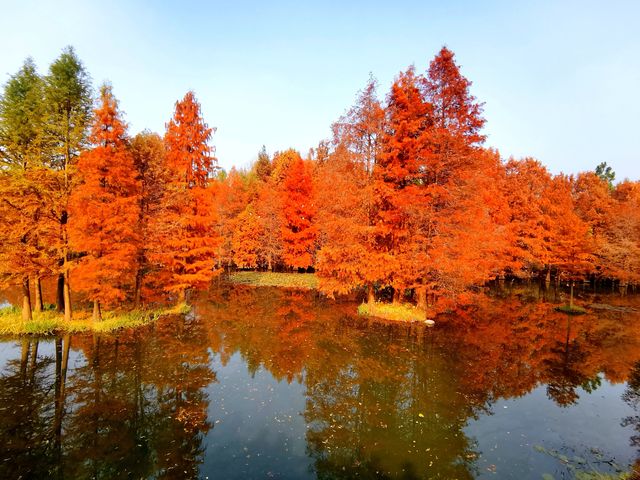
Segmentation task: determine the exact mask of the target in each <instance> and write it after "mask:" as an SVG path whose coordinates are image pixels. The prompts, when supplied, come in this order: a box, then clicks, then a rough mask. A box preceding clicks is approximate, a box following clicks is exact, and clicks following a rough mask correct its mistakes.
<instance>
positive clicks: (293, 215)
mask: <svg viewBox="0 0 640 480" xmlns="http://www.w3.org/2000/svg"><path fill="white" fill-rule="evenodd" d="M315 216H316V208H315V206H314V204H313V181H312V176H311V171H310V167H309V165H308V164H307V163H306V162H305V161H304V160H302V158H301V157H300V155H297V158H295V159H294V160H293V161H292V163H291V164H290V165H289V167H288V168H287V170H286V173H285V178H284V182H283V184H282V219H283V220H282V226H281V231H282V243H283V255H282V257H283V260H284V263H285V265H287V266H289V267H292V268H308V267H311V266H312V265H313V263H314V256H315V243H316V236H317V226H316V224H315Z"/></svg>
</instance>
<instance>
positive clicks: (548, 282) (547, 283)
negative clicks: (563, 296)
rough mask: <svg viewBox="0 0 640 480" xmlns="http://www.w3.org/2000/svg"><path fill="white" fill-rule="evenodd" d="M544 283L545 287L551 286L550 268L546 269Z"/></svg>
mask: <svg viewBox="0 0 640 480" xmlns="http://www.w3.org/2000/svg"><path fill="white" fill-rule="evenodd" d="M544 283H545V285H547V286H548V285H550V284H551V268H550V267H547V274H546V275H545V277H544Z"/></svg>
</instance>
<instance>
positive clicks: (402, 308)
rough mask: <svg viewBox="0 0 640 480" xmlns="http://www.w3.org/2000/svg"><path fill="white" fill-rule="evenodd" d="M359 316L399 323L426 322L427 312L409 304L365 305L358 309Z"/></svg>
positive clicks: (377, 303) (376, 303)
mask: <svg viewBox="0 0 640 480" xmlns="http://www.w3.org/2000/svg"><path fill="white" fill-rule="evenodd" d="M358 314H359V315H363V316H366V317H378V318H384V319H385V320H394V321H398V322H424V321H425V320H426V318H427V312H425V311H424V310H422V309H420V308H417V307H415V306H414V305H411V304H409V303H398V304H395V305H394V304H391V303H380V302H375V303H373V304H368V303H363V304H361V305H360V306H359V307H358Z"/></svg>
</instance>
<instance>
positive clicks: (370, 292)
mask: <svg viewBox="0 0 640 480" xmlns="http://www.w3.org/2000/svg"><path fill="white" fill-rule="evenodd" d="M367 303H368V304H369V305H373V304H374V303H376V292H375V289H374V288H373V284H372V283H370V284H369V285H367Z"/></svg>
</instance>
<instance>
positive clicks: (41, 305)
mask: <svg viewBox="0 0 640 480" xmlns="http://www.w3.org/2000/svg"><path fill="white" fill-rule="evenodd" d="M35 292H36V304H35V308H36V312H41V311H43V310H44V303H43V302H42V281H41V280H40V277H36V281H35Z"/></svg>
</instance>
